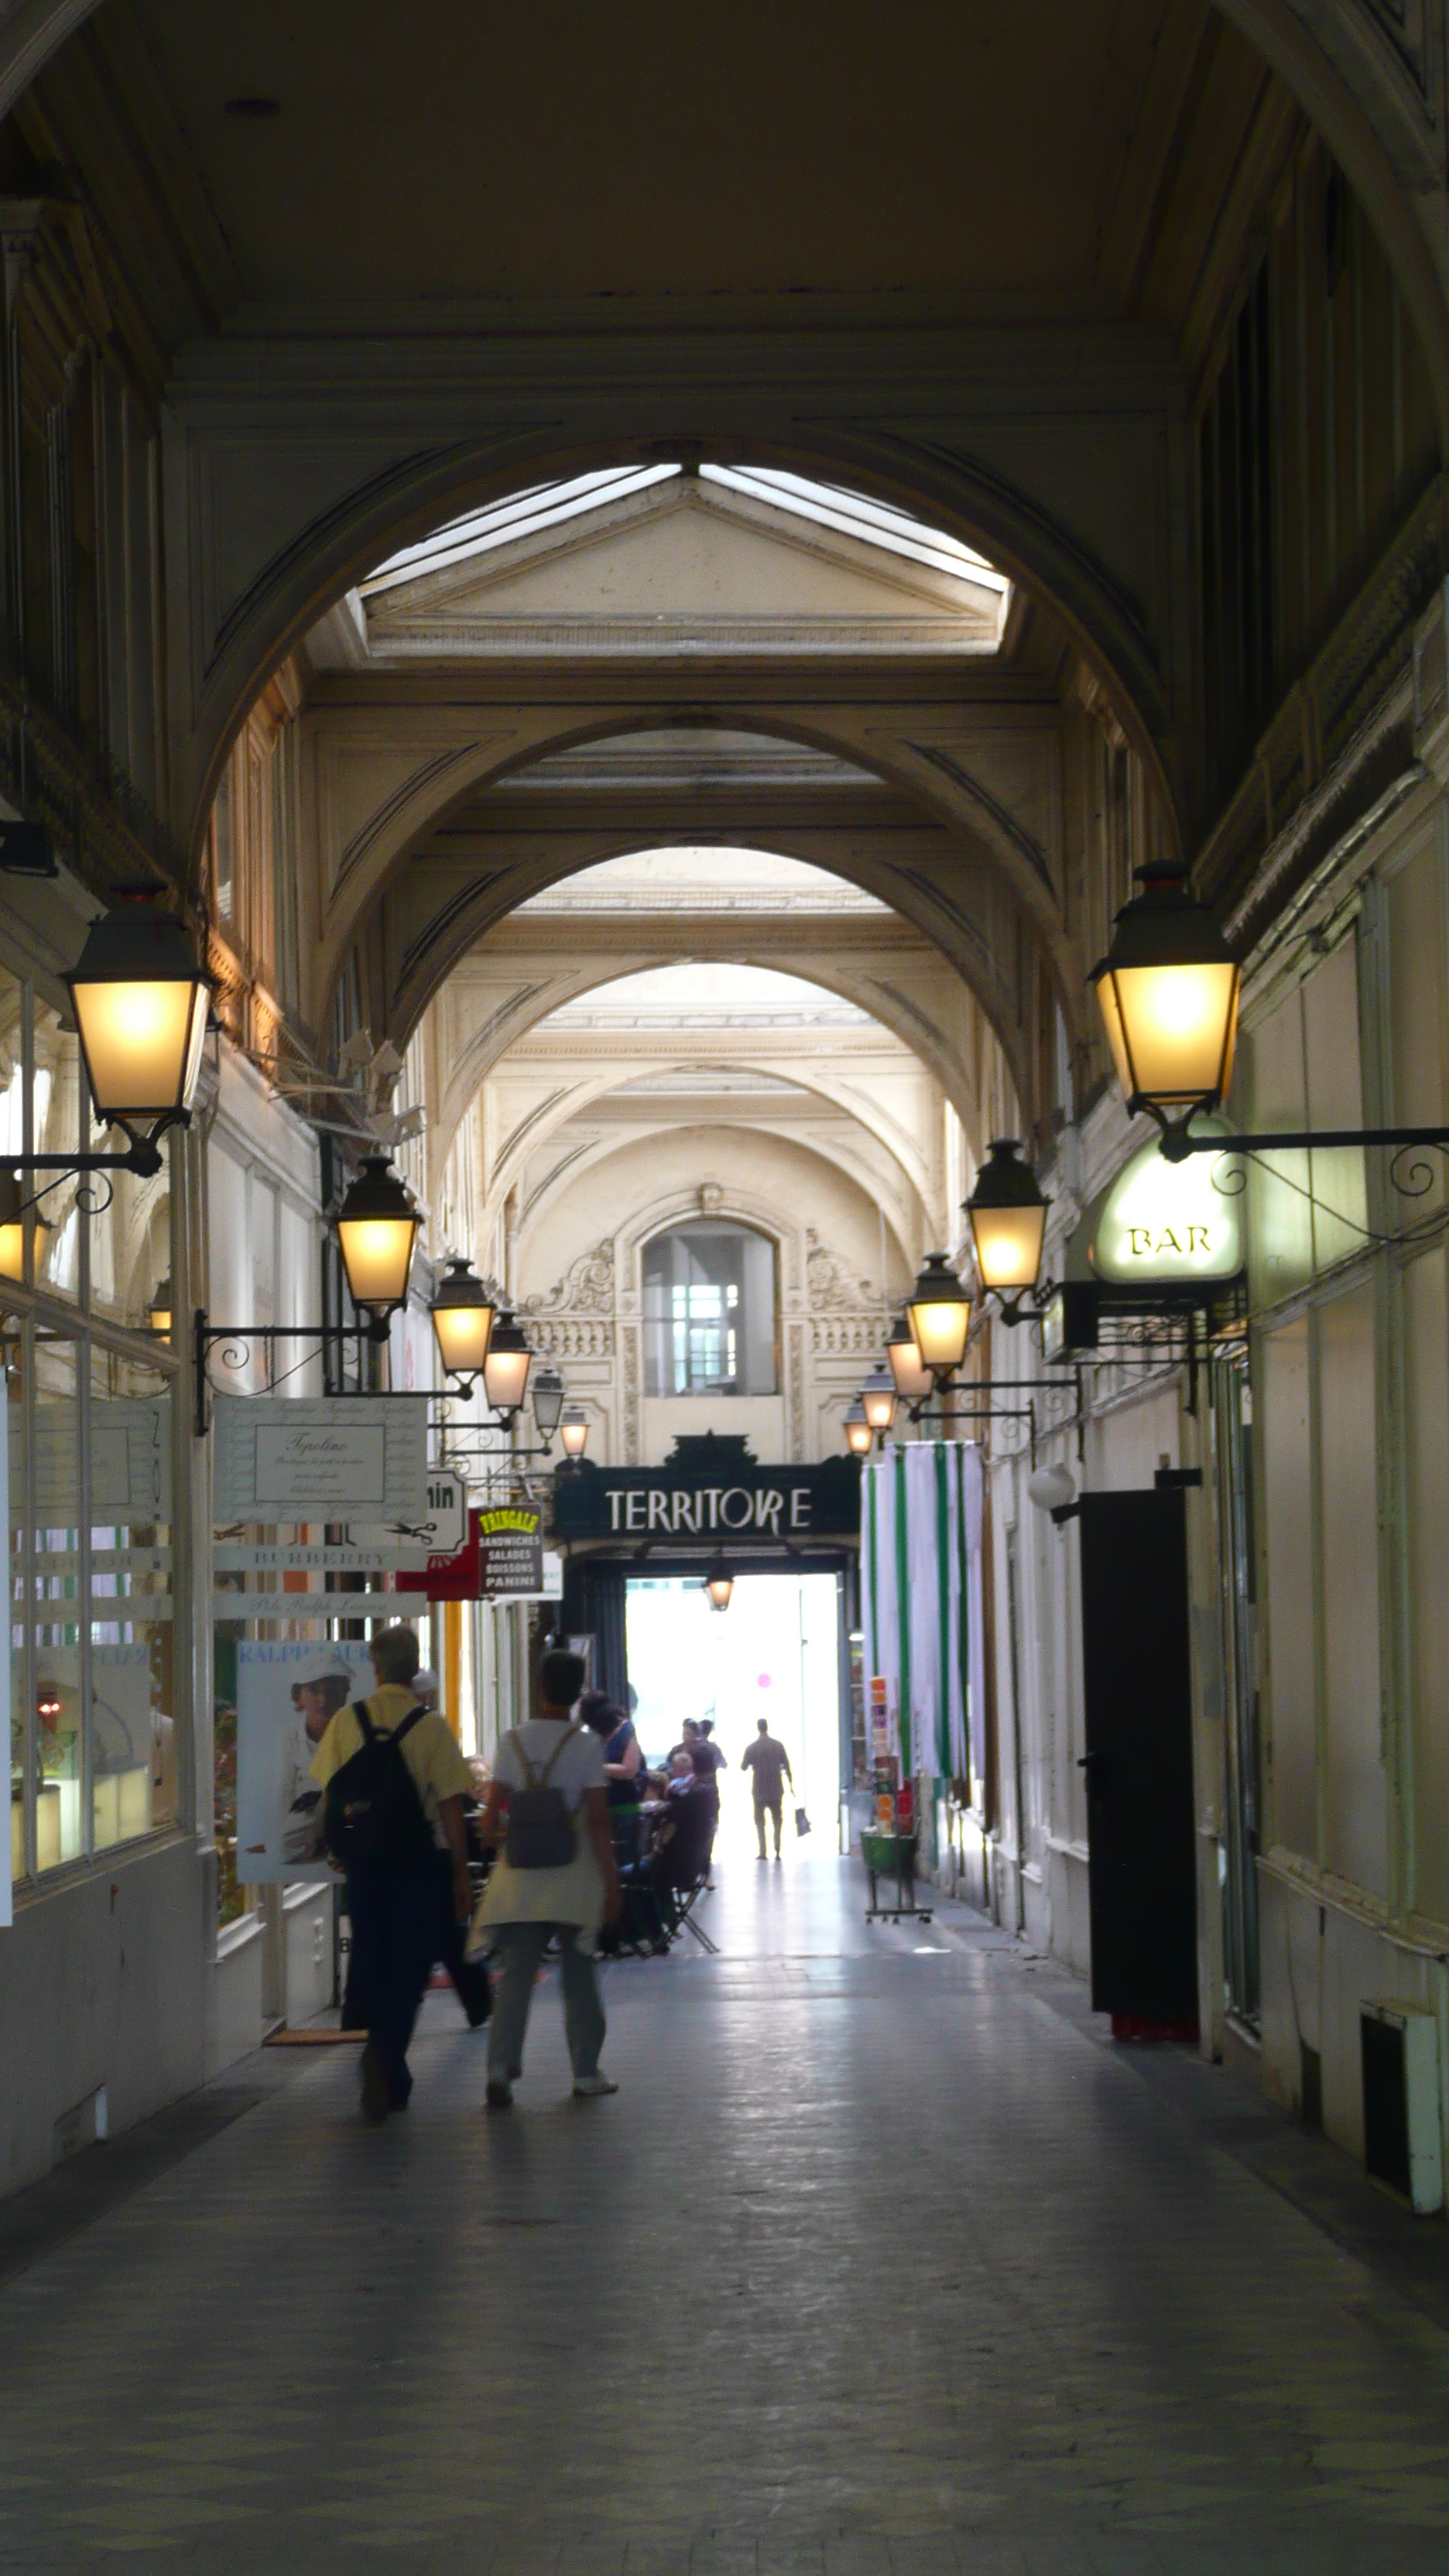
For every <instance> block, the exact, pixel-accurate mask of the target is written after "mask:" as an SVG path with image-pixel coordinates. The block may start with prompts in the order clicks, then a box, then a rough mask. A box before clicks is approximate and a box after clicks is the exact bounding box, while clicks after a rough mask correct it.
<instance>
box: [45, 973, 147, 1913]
mask: <svg viewBox="0 0 1449 2576" xmlns="http://www.w3.org/2000/svg"><path fill="white" fill-rule="evenodd" d="M100 1141H101V1140H100V1139H99V1138H98V1137H96V1136H94V1135H93V1134H92V1133H91V1129H90V1118H89V1111H88V1103H87V1102H86V1100H85V1099H84V1097H83V1094H82V1089H81V1082H80V1067H79V1060H78V1050H77V1046H76V1040H75V1038H74V1037H73V1036H71V1035H68V1034H67V1032H66V1031H65V1030H64V1029H63V1028H62V1027H61V1024H60V1019H59V1016H58V1014H57V1012H56V1010H55V1009H54V1008H53V1007H52V1006H51V1005H50V1004H49V1003H47V1002H46V1001H45V1000H44V999H43V998H41V997H40V996H38V995H37V994H36V992H35V990H34V987H33V986H32V985H30V984H28V983H17V982H16V981H15V979H13V978H10V977H7V976H5V975H4V974H3V971H0V1153H3V1149H4V1146H5V1144H7V1143H8V1144H9V1145H10V1147H11V1150H12V1151H14V1152H17V1153H24V1152H26V1151H34V1152H42V1153H46V1152H58V1153H63V1152H66V1151H68V1150H70V1151H73V1150H74V1149H75V1148H76V1146H77V1145H84V1144H86V1143H91V1144H96V1143H99V1142H100ZM44 1177H45V1176H41V1183H42V1185H41V1186H40V1187H39V1188H38V1190H37V1191H36V1193H35V1195H34V1203H33V1210H32V1215H31V1218H30V1220H29V1227H28V1234H27V1238H26V1239H25V1241H24V1242H23V1246H22V1249H21V1252H20V1255H19V1257H18V1259H17V1260H16V1261H15V1266H14V1267H13V1268H12V1269H11V1270H10V1272H9V1273H8V1274H7V1275H6V1276H4V1277H0V1355H3V1366H4V1384H5V1396H6V1406H5V1431H6V1440H5V1447H4V1451H3V1479H0V1481H3V1482H4V1483H5V1485H6V1487H7V1502H6V1515H5V1517H6V1520H7V1524H8V1530H7V1535H8V1548H9V1553H8V1568H7V1571H8V1580H9V1586H10V1635H9V1654H10V1846H11V1859H12V1864H13V1872H14V1876H15V1878H16V1879H17V1881H23V1880H25V1879H27V1878H30V1879H32V1880H33V1879H35V1878H37V1877H44V1875H45V1874H46V1873H47V1872H49V1871H53V1870H56V1869H60V1868H63V1867H65V1866H67V1865H70V1864H75V1863H82V1862H84V1861H85V1860H86V1859H88V1858H90V1857H91V1856H92V1855H96V1854H100V1853H104V1852H107V1851H109V1850H111V1849H112V1848H114V1847H115V1846H116V1845H118V1844H121V1843H124V1842H126V1841H129V1840H131V1839H133V1838H134V1837H135V1836H137V1835H140V1834H144V1833H148V1832H152V1831H154V1830H155V1829H156V1828H157V1827H158V1826H164V1825H167V1824H170V1823H173V1822H174V1821H175V1820H176V1817H177V1813H178V1794H177V1791H178V1770H179V1765H178V1748H177V1735H176V1703H175V1696H174V1657H173V1641H172V1624H171V1606H172V1603H171V1581H172V1578H171V1536H172V1532H171V1499H170V1496H171V1449H172V1436H173V1389H174V1386H175V1383H176V1373H177V1372H176V1364H175V1362H174V1361H173V1359H172V1357H171V1355H170V1354H169V1352H163V1351H161V1350H159V1349H158V1348H157V1346H156V1344H155V1343H154V1342H153V1341H152V1340H151V1338H150V1336H149V1335H147V1336H146V1338H145V1339H142V1338H141V1336H140V1335H139V1334H136V1333H128V1332H127V1331H126V1330H125V1329H124V1328H123V1327H124V1323H125V1321H126V1320H127V1318H126V1317H125V1314H124V1311H123V1310H124V1308H125V1306H126V1304H127V1302H128V1300H129V1302H131V1303H135V1302H137V1300H136V1299H135V1298H133V1297H132V1296H131V1290H132V1288H133V1286H134V1282H133V1280H132V1278H131V1273H132V1272H133V1271H134V1270H135V1267H136V1262H137V1259H138V1258H139V1259H141V1260H143V1261H144V1260H145V1259H147V1258H149V1257H151V1256H153V1255H154V1252H155V1248H156V1245H157V1243H158V1241H159V1240H162V1239H164V1231H165V1207H166V1191H167V1186H168V1184H167V1176H166V1174H165V1173H164V1172H163V1173H162V1174H160V1175H158V1176H157V1177H156V1178H155V1179H154V1180H151V1181H147V1182H141V1181H139V1180H137V1179H135V1178H134V1176H132V1175H130V1174H126V1173H120V1174H115V1175H101V1176H99V1177H97V1178H90V1177H87V1178H82V1179H80V1180H79V1181H77V1179H76V1178H74V1177H71V1176H63V1177H62V1179H61V1182H60V1186H59V1187H57V1188H56V1189H54V1190H46V1189H45V1188H44V1187H43V1179H44ZM137 1247H140V1249H139V1251H138V1249H137ZM12 1257H13V1255H12ZM153 1284H154V1283H153V1282H151V1280H150V1279H149V1277H148V1278H147V1279H146V1280H144V1281H143V1282H142V1291H141V1294H140V1297H139V1303H140V1304H141V1305H144V1303H145V1296H146V1294H147V1293H149V1290H150V1287H151V1286H152V1285H153ZM112 1318H114V1319H115V1320H114V1321H112V1320H111V1319H112Z"/></svg>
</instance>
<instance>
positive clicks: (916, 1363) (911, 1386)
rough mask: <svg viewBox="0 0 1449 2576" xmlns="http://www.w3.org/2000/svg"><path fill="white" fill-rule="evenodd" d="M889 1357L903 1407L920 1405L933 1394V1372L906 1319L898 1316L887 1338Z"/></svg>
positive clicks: (887, 1363)
mask: <svg viewBox="0 0 1449 2576" xmlns="http://www.w3.org/2000/svg"><path fill="white" fill-rule="evenodd" d="M885 1355H886V1366H887V1367H888V1369H889V1370H890V1373H891V1376H892V1378H893V1380H894V1382H895V1390H896V1393H897V1395H898V1396H899V1397H900V1399H901V1401H902V1403H903V1404H916V1403H919V1402H921V1401H922V1400H923V1398H925V1397H926V1396H928V1395H929V1394H930V1392H931V1387H932V1384H933V1380H932V1377H931V1372H930V1370H929V1369H928V1368H927V1367H926V1366H925V1364H924V1362H923V1361H922V1358H921V1354H920V1352H919V1351H918V1350H917V1348H916V1340H915V1335H914V1334H913V1333H912V1331H911V1328H910V1325H909V1324H908V1323H907V1321H906V1319H905V1316H904V1315H897V1317H896V1320H895V1322H894V1323H893V1324H892V1326H891V1328H890V1331H889V1333H888V1334H887V1336H886V1346H885Z"/></svg>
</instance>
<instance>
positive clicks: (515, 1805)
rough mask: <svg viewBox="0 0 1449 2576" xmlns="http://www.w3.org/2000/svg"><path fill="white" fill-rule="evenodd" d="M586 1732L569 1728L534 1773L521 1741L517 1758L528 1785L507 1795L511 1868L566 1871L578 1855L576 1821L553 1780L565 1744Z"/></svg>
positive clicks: (506, 1846)
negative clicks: (554, 1767)
mask: <svg viewBox="0 0 1449 2576" xmlns="http://www.w3.org/2000/svg"><path fill="white" fill-rule="evenodd" d="M582 1732H583V1729H582V1728H581V1727H577V1726H571V1727H569V1728H568V1729H567V1730H566V1732H565V1733H564V1734H563V1735H561V1736H560V1737H559V1740H558V1742H557V1744H556V1745H555V1746H554V1748H553V1751H552V1753H551V1754H550V1755H549V1757H548V1760H547V1762H546V1763H545V1764H544V1766H543V1769H542V1770H541V1771H537V1772H536V1771H535V1770H534V1767H533V1764H532V1763H531V1762H530V1761H529V1758H528V1755H527V1754H526V1753H525V1752H524V1749H523V1744H522V1740H521V1739H520V1740H519V1744H518V1758H519V1760H520V1762H521V1763H522V1764H523V1769H524V1779H525V1785H524V1787H523V1788H521V1789H510V1790H509V1792H508V1833H507V1836H506V1838H505V1840H504V1845H503V1850H504V1856H505V1858H506V1859H507V1861H508V1865H509V1867H510V1869H567V1868H568V1865H569V1863H570V1861H571V1860H573V1859H574V1858H575V1857H576V1855H577V1852H578V1838H577V1835H576V1833H575V1830H574V1820H573V1817H572V1816H571V1815H570V1814H569V1808H568V1800H567V1799H566V1798H565V1796H564V1793H563V1791H562V1789H556V1788H555V1787H554V1785H553V1781H552V1779H551V1778H550V1776H549V1775H550V1773H551V1772H552V1770H553V1766H554V1764H555V1762H557V1760H558V1757H559V1755H560V1754H561V1753H562V1751H563V1749H564V1746H565V1745H566V1744H572V1742H573V1740H574V1737H575V1736H576V1735H580V1734H582Z"/></svg>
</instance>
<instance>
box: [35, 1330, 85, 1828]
mask: <svg viewBox="0 0 1449 2576" xmlns="http://www.w3.org/2000/svg"><path fill="white" fill-rule="evenodd" d="M76 1360H77V1353H76V1345H75V1343H74V1342H71V1341H63V1340H61V1339H59V1338H58V1337H57V1336H56V1335H54V1334H51V1333H46V1332H38V1333H37V1334H36V1335H35V1336H34V1342H33V1350H32V1369H33V1374H32V1381H31V1382H32V1386H33V1389H34V1397H33V1402H32V1404H31V1407H30V1421H31V1440H30V1448H31V1458H30V1469H31V1475H32V1478H33V1485H32V1492H33V1496H34V1514H35V1518H34V1524H33V1532H32V1538H33V1545H32V1554H31V1633H32V1645H33V1668H32V1674H31V1680H30V1689H29V1692H28V1693H27V1696H28V1697H29V1698H30V1699H31V1701H32V1703H33V1707H34V1713H35V1735H36V1763H35V1769H36V1784H35V1866H36V1869H37V1871H45V1870H47V1869H55V1868H57V1867H58V1866H59V1865H60V1863H61V1862H63V1861H68V1860H75V1859H77V1858H78V1857H79V1855H80V1853H81V1852H82V1851H83V1850H84V1848H85V1820H84V1816H83V1814H82V1808H81V1798H82V1791H83V1786H84V1781H85V1721H84V1701H83V1697H82V1671H81V1662H82V1658H81V1619H82V1602H81V1537H80V1517H81V1483H82V1469H81V1454H80V1405H79V1402H78V1399H77V1394H76V1384H77V1372H76Z"/></svg>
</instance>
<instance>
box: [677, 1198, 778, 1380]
mask: <svg viewBox="0 0 1449 2576" xmlns="http://www.w3.org/2000/svg"><path fill="white" fill-rule="evenodd" d="M778 1385H779V1368H778V1362H777V1357H776V1289H775V1247H774V1245H773V1244H772V1243H771V1242H769V1240H768V1239H767V1238H766V1236H764V1235H762V1234H756V1233H755V1232H754V1231H753V1230H752V1229H751V1228H749V1227H747V1226H739V1225H726V1224H720V1223H717V1222H715V1221H714V1220H713V1219H712V1218H700V1219H698V1220H692V1221H691V1222H689V1223H688V1224H685V1225H677V1226H672V1227H671V1228H670V1229H669V1231H668V1233H666V1234H658V1235H656V1236H655V1237H654V1240H653V1242H652V1243H649V1244H646V1246H645V1248H644V1391H645V1393H646V1395H654V1396H673V1395H698V1396H720V1395H773V1394H774V1393H775V1392H776V1390H777V1388H778Z"/></svg>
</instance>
